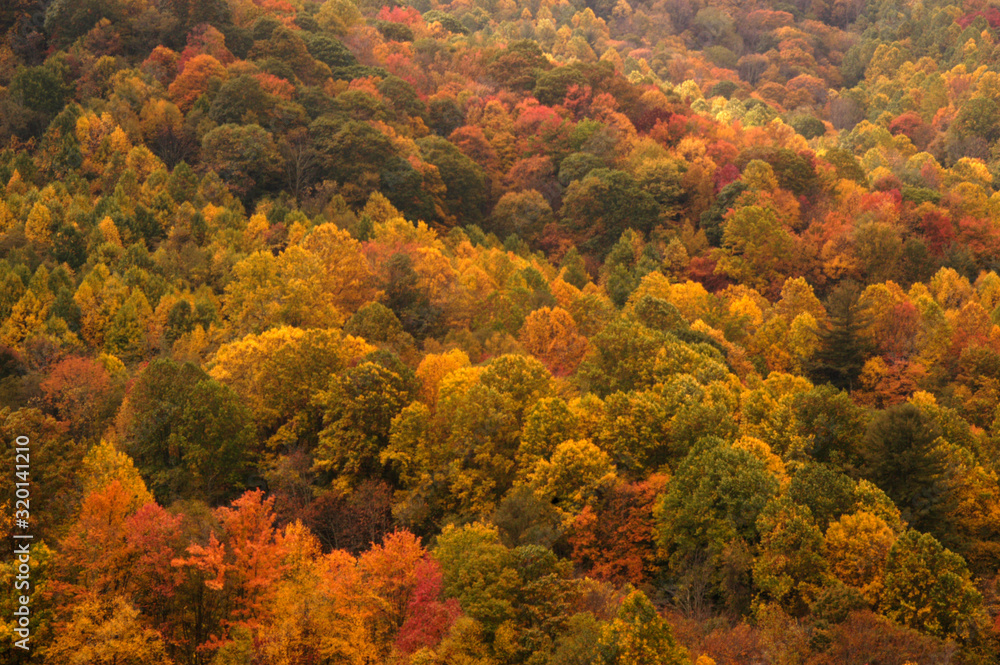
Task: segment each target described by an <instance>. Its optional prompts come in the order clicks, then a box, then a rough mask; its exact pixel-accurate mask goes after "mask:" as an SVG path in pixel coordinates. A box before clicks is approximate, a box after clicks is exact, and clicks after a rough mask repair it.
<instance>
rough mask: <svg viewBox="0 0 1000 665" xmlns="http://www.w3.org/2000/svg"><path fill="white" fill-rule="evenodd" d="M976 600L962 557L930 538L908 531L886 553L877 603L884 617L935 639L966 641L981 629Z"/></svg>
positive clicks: (982, 617) (979, 600)
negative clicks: (879, 599)
mask: <svg viewBox="0 0 1000 665" xmlns="http://www.w3.org/2000/svg"><path fill="white" fill-rule="evenodd" d="M982 602H983V599H982V596H981V595H980V593H979V591H977V590H976V587H975V585H974V584H973V583H972V580H971V579H970V576H969V571H968V569H967V568H966V566H965V562H964V561H963V560H962V557H960V556H958V555H957V554H955V553H954V552H951V551H950V550H947V549H945V548H944V547H943V546H942V545H941V543H939V542H938V541H937V540H936V539H935V538H934V537H933V536H931V535H929V534H922V533H919V532H917V531H914V530H912V529H911V530H909V531H907V532H906V533H904V534H903V535H902V536H900V538H899V540H897V541H896V542H895V544H894V545H893V546H892V549H891V550H889V557H888V559H887V560H886V564H885V588H884V590H883V592H882V597H881V601H880V603H879V607H880V609H881V611H882V612H883V613H884V614H885V615H886V616H888V617H889V618H891V619H894V620H895V621H898V622H899V623H901V624H903V625H904V626H909V627H911V628H916V629H917V630H919V631H921V632H924V633H928V634H930V635H934V636H936V637H941V638H952V639H959V640H969V639H973V638H975V637H977V636H978V635H979V634H981V631H982V630H983V629H984V628H985V621H986V615H985V612H984V610H983V605H982Z"/></svg>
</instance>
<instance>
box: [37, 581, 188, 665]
mask: <svg viewBox="0 0 1000 665" xmlns="http://www.w3.org/2000/svg"><path fill="white" fill-rule="evenodd" d="M56 635H57V637H56V639H55V640H54V641H53V643H52V644H50V645H49V646H48V647H47V649H46V657H47V658H50V659H56V660H57V661H58V662H64V663H72V662H85V663H93V664H94V665H150V664H151V663H163V664H164V665H170V663H172V662H173V661H171V660H170V659H169V658H168V657H167V653H166V650H165V648H164V644H163V639H162V638H161V636H160V634H159V633H158V632H157V631H155V630H152V629H150V628H147V627H145V626H144V625H143V623H142V620H141V618H140V615H139V611H138V610H137V609H136V608H135V607H133V606H132V604H131V603H129V602H128V600H127V599H125V598H123V597H121V596H114V597H111V598H107V597H104V598H101V597H97V596H92V597H89V598H87V599H86V600H84V601H82V602H81V603H80V604H78V605H77V606H75V607H74V608H73V609H72V614H71V615H70V618H69V619H68V620H67V621H66V622H64V623H62V624H61V625H60V626H59V629H58V630H57V632H56Z"/></svg>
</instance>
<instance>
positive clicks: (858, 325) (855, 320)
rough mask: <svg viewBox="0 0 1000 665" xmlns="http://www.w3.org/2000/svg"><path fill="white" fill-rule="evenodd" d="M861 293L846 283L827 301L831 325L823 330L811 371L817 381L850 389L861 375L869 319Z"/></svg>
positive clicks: (832, 293)
mask: <svg viewBox="0 0 1000 665" xmlns="http://www.w3.org/2000/svg"><path fill="white" fill-rule="evenodd" d="M859 292H860V289H859V287H858V285H857V284H855V283H854V282H844V283H843V284H840V285H838V286H837V287H836V288H835V289H834V290H833V291H832V292H831V293H830V295H829V297H828V298H827V302H826V311H827V324H826V326H824V327H822V328H820V330H819V341H820V346H819V350H818V351H817V353H816V356H815V358H814V359H813V362H812V367H811V368H810V369H811V372H810V373H811V374H812V377H813V380H814V381H817V382H819V383H831V384H833V385H834V386H836V387H837V388H841V389H847V390H850V389H851V388H852V387H853V386H854V381H855V379H857V378H858V375H859V374H860V373H861V368H862V366H863V365H864V362H865V351H866V348H865V347H866V344H865V342H864V340H863V339H862V338H861V331H862V330H863V329H864V328H865V325H866V323H867V317H866V312H865V310H864V308H863V307H862V306H861V305H859V303H858V296H859V295H860V293H859Z"/></svg>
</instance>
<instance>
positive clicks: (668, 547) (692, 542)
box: [655, 438, 778, 610]
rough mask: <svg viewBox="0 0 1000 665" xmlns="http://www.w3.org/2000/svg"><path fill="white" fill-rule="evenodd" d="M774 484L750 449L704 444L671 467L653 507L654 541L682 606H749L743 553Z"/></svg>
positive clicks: (756, 537) (714, 441)
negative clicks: (672, 470)
mask: <svg viewBox="0 0 1000 665" xmlns="http://www.w3.org/2000/svg"><path fill="white" fill-rule="evenodd" d="M777 492H778V481H777V480H776V479H775V478H774V476H772V475H771V473H770V472H769V471H768V470H767V467H766V465H765V463H764V461H763V460H761V459H760V458H759V457H757V456H756V455H754V454H753V453H752V452H750V451H748V450H746V449H744V448H737V447H734V446H730V445H729V444H726V443H723V442H721V441H720V440H718V439H712V438H706V439H703V440H702V441H701V442H700V443H699V444H698V445H697V446H695V448H694V449H692V450H691V452H690V453H688V456H687V457H686V458H685V459H684V461H682V462H681V464H680V465H679V466H678V468H677V474H676V475H675V476H674V477H673V478H671V480H670V482H669V483H668V485H667V491H666V493H665V494H663V495H662V497H661V499H660V501H659V502H658V503H657V506H656V512H655V515H656V522H657V531H658V543H659V545H660V547H661V548H662V550H663V553H664V555H665V556H666V557H667V558H668V561H669V566H670V568H669V570H670V573H671V575H672V576H673V577H674V578H675V579H676V580H677V581H678V582H679V583H680V586H681V592H682V593H686V594H688V600H687V602H690V603H693V604H695V606H696V607H695V609H701V607H700V606H701V605H702V604H703V603H705V602H706V601H708V602H711V601H712V600H715V601H717V602H722V603H724V604H726V605H728V606H729V607H730V608H731V609H733V610H740V609H742V608H744V607H745V606H746V605H747V604H748V602H749V589H748V588H747V585H748V583H749V579H748V578H749V572H750V564H751V561H750V560H749V554H748V552H747V548H748V547H749V546H750V545H752V544H756V543H757V542H758V541H759V539H760V533H759V531H758V528H757V519H758V517H759V516H760V514H761V511H762V510H763V509H764V506H765V505H766V504H767V502H768V501H769V500H770V499H771V498H772V497H774V496H775V495H776V494H777Z"/></svg>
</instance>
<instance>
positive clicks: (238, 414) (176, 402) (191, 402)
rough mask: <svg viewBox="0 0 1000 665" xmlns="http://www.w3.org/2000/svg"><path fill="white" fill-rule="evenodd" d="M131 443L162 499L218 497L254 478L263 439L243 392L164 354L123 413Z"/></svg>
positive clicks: (121, 423)
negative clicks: (256, 433)
mask: <svg viewBox="0 0 1000 665" xmlns="http://www.w3.org/2000/svg"><path fill="white" fill-rule="evenodd" d="M117 428H118V434H119V436H120V437H121V441H122V443H123V445H124V448H125V450H126V451H127V452H128V453H129V454H130V455H131V456H132V458H133V459H134V460H135V461H136V466H137V467H138V468H139V470H140V472H142V474H143V475H144V476H145V477H146V478H148V479H149V483H150V487H151V488H152V490H153V493H154V494H155V495H156V496H157V498H158V499H159V500H160V501H164V502H169V501H171V500H173V499H177V498H180V497H188V496H198V497H200V498H202V499H204V500H206V501H209V502H219V501H222V500H224V499H226V498H228V497H231V496H233V495H234V494H236V493H237V492H239V491H241V490H242V489H243V488H245V487H246V486H247V484H249V482H250V477H251V476H250V474H251V473H252V469H253V466H254V464H255V462H256V455H257V450H256V449H257V446H256V441H255V436H254V432H253V425H252V421H251V419H250V414H249V412H248V411H247V410H246V408H245V407H244V406H243V405H242V404H240V402H239V399H238V398H237V396H236V393H235V392H234V391H233V390H232V389H231V388H229V387H228V386H224V385H222V384H220V383H218V382H217V381H215V380H213V379H211V378H210V377H209V376H208V375H207V374H206V373H205V372H204V371H202V370H201V369H199V368H198V367H196V366H195V365H193V364H191V363H185V364H184V365H180V364H177V363H175V362H173V361H170V360H157V361H155V362H154V363H152V364H151V365H149V367H147V368H146V370H145V371H143V372H142V374H140V375H139V379H138V381H136V383H135V384H133V386H132V387H131V389H130V390H129V392H128V394H127V395H126V397H125V402H124V403H123V404H122V408H121V411H120V412H119V414H118V423H117Z"/></svg>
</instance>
